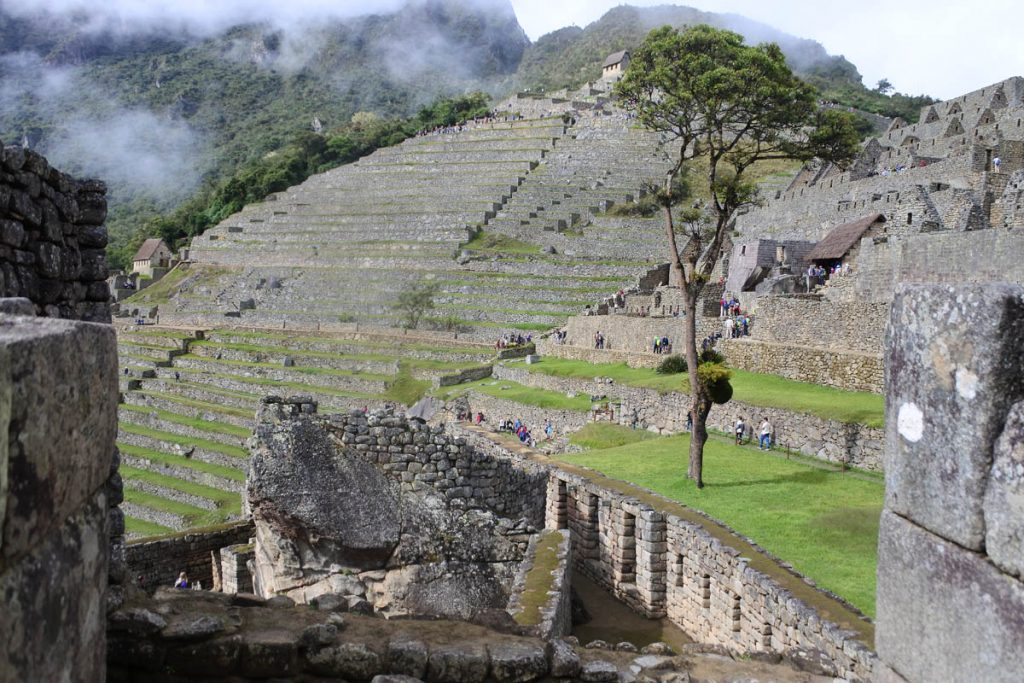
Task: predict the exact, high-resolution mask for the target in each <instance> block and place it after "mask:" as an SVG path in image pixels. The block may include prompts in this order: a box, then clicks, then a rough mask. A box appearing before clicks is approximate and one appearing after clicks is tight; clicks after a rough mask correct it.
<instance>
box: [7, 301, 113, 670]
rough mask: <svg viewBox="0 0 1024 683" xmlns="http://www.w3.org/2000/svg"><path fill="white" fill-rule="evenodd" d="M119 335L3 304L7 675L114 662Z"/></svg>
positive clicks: (95, 666) (104, 328) (99, 667)
mask: <svg viewBox="0 0 1024 683" xmlns="http://www.w3.org/2000/svg"><path fill="white" fill-rule="evenodd" d="M116 434H117V345H116V341H115V339H114V332H113V329H112V328H110V327H109V326H107V325H98V324H91V323H79V322H70V321H66V320H55V319H45V318H26V317H11V316H4V315H0V596H2V598H0V600H2V602H0V606H2V607H0V642H2V643H3V644H4V649H3V652H2V653H0V680H2V681H99V680H103V678H104V672H105V650H106V636H105V629H106V619H105V617H106V604H105V603H106V594H107V573H108V563H109V559H108V558H109V549H108V535H109V528H108V502H109V501H108V497H107V492H106V488H105V482H106V480H107V478H108V476H109V475H110V469H111V461H112V459H113V454H114V440H115V437H116Z"/></svg>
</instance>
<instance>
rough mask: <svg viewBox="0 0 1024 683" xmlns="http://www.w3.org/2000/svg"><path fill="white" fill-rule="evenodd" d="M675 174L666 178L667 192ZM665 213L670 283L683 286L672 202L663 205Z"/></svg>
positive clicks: (674, 285) (672, 285)
mask: <svg viewBox="0 0 1024 683" xmlns="http://www.w3.org/2000/svg"><path fill="white" fill-rule="evenodd" d="M673 178H674V174H669V176H668V178H667V179H666V180H665V192H666V193H669V191H670V190H671V188H672V179H673ZM668 196H671V195H668ZM661 208H662V211H663V215H664V216H665V237H667V238H668V263H669V272H668V284H669V286H671V287H683V286H684V284H685V283H684V279H683V262H682V261H681V260H679V245H678V244H677V243H676V226H675V221H673V220H672V204H671V203H667V204H663V205H662V207H661Z"/></svg>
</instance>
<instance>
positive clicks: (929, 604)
mask: <svg viewBox="0 0 1024 683" xmlns="http://www.w3.org/2000/svg"><path fill="white" fill-rule="evenodd" d="M1022 336H1024V288H1022V287H1020V286H1014V285H988V286H979V285H973V286H959V287H949V286H931V287H904V288H903V289H901V290H900V292H898V293H897V295H896V299H895V301H894V303H893V309H892V317H891V321H890V333H889V339H888V342H887V345H886V360H887V363H886V367H887V374H886V392H887V396H888V400H887V402H886V424H887V425H888V428H887V431H886V458H887V462H886V499H885V510H884V511H883V513H882V521H881V528H880V531H879V541H878V627H877V638H876V644H877V648H878V654H879V658H880V659H881V661H882V662H883V663H884V664H885V665H886V667H887V671H886V673H887V674H888V676H889V677H888V678H886V679H885V680H906V681H910V682H911V683H919V682H920V683H924V682H925V681H935V680H964V681H966V680H977V681H993V682H996V683H998V682H1001V681H1007V682H1009V681H1017V680H1019V679H1020V673H1021V671H1024V628H1022V623H1024V622H1022V616H1024V582H1022V578H1024V542H1022V539H1024V504H1022V502H1021V501H1024V475H1022V467H1021V462H1022V461H1024V450H1022V444H1024V378H1022V375H1021V373H1022V368H1024V346H1022V345H1021V341H1020V340H1021V338H1022Z"/></svg>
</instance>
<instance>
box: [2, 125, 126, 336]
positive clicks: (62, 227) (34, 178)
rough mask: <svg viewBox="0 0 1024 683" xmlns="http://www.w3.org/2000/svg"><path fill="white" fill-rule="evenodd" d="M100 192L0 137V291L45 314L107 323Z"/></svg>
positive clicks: (95, 184)
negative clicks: (4, 143) (24, 299)
mask: <svg viewBox="0 0 1024 683" xmlns="http://www.w3.org/2000/svg"><path fill="white" fill-rule="evenodd" d="M106 192H107V188H106V186H105V185H104V184H103V183H102V182H100V181H97V180H81V181H80V180H75V179H74V178H72V177H71V176H69V175H67V174H66V173H62V172H60V171H59V170H57V169H55V168H52V167H51V166H50V165H49V164H48V163H47V162H46V159H44V158H43V157H41V156H40V155H38V154H36V153H35V152H33V151H31V150H26V149H22V148H21V147H18V146H7V147H5V146H4V145H3V144H2V143H0V276H2V277H0V296H6V297H26V298H28V299H30V300H32V302H33V303H34V304H35V307H36V311H37V313H38V314H39V315H45V316H48V317H51V318H69V319H73V320H87V321H91V322H110V307H109V300H110V293H109V289H108V287H107V284H106V279H107V257H106V252H105V251H104V249H105V247H106V246H107V231H106V228H104V227H103V222H104V221H105V220H106V216H107V200H106Z"/></svg>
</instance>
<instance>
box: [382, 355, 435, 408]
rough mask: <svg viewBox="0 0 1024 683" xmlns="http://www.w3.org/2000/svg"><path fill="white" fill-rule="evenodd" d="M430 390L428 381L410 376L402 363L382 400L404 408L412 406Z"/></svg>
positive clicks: (410, 372)
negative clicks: (398, 404)
mask: <svg viewBox="0 0 1024 683" xmlns="http://www.w3.org/2000/svg"><path fill="white" fill-rule="evenodd" d="M429 389H430V380H425V379H416V378H415V377H413V376H412V371H411V370H410V368H409V366H408V365H407V364H406V363H405V362H403V363H402V365H401V366H400V368H399V370H398V375H397V376H396V377H395V381H393V382H392V383H391V384H389V385H388V389H387V391H386V392H384V398H385V399H386V400H388V401H394V402H396V403H400V404H402V405H404V406H412V405H413V404H415V403H416V402H417V401H419V400H420V399H421V398H423V396H424V395H426V393H427V390H429Z"/></svg>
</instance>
